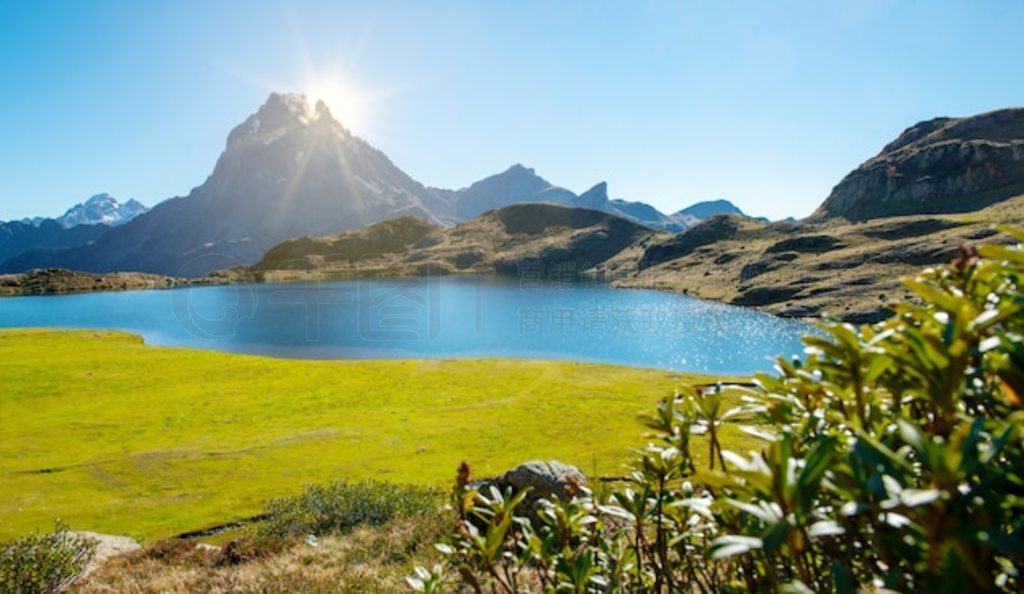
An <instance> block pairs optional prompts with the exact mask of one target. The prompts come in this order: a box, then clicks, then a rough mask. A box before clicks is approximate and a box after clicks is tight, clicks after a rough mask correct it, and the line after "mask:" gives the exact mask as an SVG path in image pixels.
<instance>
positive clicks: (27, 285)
mask: <svg viewBox="0 0 1024 594" xmlns="http://www.w3.org/2000/svg"><path fill="white" fill-rule="evenodd" d="M290 272H293V274H276V275H275V276H274V277H272V278H267V277H266V275H265V274H263V273H256V274H253V273H252V272H249V271H246V272H245V273H242V272H237V271H231V270H229V271H218V272H216V273H213V274H212V275H210V276H205V277H200V278H183V277H172V276H164V275H157V274H150V273H143V272H112V273H92V272H79V271H74V270H68V269H64V268H51V269H33V270H29V271H26V272H20V273H13V274H2V275H0V299H2V298H5V297H43V296H52V297H59V296H65V295H81V294H88V293H119V292H128V291H155V290H156V291H159V290H168V289H181V288H188V287H210V286H232V285H274V284H282V285H286V284H300V283H308V282H316V283H321V282H335V281H354V280H363V279H372V278H424V277H426V276H437V277H457V278H469V277H472V276H482V277H493V278H501V279H511V278H515V277H513V276H510V275H503V274H498V273H492V274H481V273H479V272H475V271H457V270H455V271H452V270H449V271H445V272H444V273H439V274H436V275H424V274H421V273H417V272H406V273H403V272H402V271H397V272H396V271H394V270H386V269H382V270H379V271H371V272H370V273H369V274H362V275H355V274H348V273H344V272H334V273H331V272H327V273H325V272H322V271H316V274H309V275H300V274H295V273H294V272H296V271H290ZM69 279H73V281H69ZM588 282H590V281H588ZM600 284H601V286H606V287H608V288H611V289H618V290H623V289H627V290H646V291H657V292H659V293H666V294H671V295H680V296H684V297H688V298H691V299H698V300H701V301H708V302H710V303H718V304H722V305H728V306H730V307H738V308H742V309H749V310H752V311H757V312H759V313H764V314H766V315H770V316H774V317H777V318H782V319H789V320H795V321H799V322H804V323H807V324H813V323H817V322H821V321H823V320H824V319H827V318H822V317H821V316H793V315H788V314H787V313H785V312H782V313H779V312H776V311H771V310H770V309H769V307H768V306H764V307H761V306H748V305H736V304H732V303H729V302H726V301H722V300H719V299H712V298H707V297H702V296H700V295H695V294H692V293H690V292H689V291H685V290H679V289H676V288H673V287H665V286H659V285H656V284H651V285H650V286H646V285H639V284H623V283H620V282H616V281H612V282H602V283H600ZM888 315H889V312H888V310H887V309H885V308H884V307H880V308H879V309H878V310H877V311H875V312H872V314H871V315H870V316H867V317H865V318H864V319H862V320H849V321H852V322H854V323H858V322H866V323H873V322H876V321H881V320H882V319H885V318H886V317H888Z"/></svg>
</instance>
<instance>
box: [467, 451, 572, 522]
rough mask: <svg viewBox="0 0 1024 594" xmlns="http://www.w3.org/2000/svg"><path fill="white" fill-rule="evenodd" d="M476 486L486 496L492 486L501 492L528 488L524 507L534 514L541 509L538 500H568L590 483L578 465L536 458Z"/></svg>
mask: <svg viewBox="0 0 1024 594" xmlns="http://www.w3.org/2000/svg"><path fill="white" fill-rule="evenodd" d="M474 486H475V487H476V488H477V489H478V490H479V491H480V493H481V494H483V495H484V496H486V497H490V487H492V486H493V487H495V488H497V489H498V491H500V492H501V493H505V491H507V490H509V489H511V491H512V493H513V494H515V493H519V492H520V491H522V490H523V489H526V488H529V489H530V493H529V495H527V496H526V498H525V499H524V500H523V503H522V508H521V509H523V510H528V511H529V512H530V515H531V516H532V515H535V514H536V512H537V510H538V507H539V506H538V501H539V500H541V499H550V498H552V497H554V498H557V499H562V500H564V499H569V498H570V497H572V496H573V495H575V494H577V493H578V492H579V490H580V489H581V488H583V487H586V486H587V477H586V476H585V475H584V474H583V473H582V472H580V469H579V468H576V467H575V466H570V465H569V464H564V463H562V462H559V461H557V460H551V461H548V462H543V461H540V460H533V461H530V462H524V463H522V464H520V465H519V466H516V467H515V468H513V469H512V470H509V471H508V472H506V473H505V474H502V475H501V476H498V477H496V478H493V479H488V480H485V481H481V482H479V483H477V484H476V485H474Z"/></svg>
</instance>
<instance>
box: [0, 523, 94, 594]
mask: <svg viewBox="0 0 1024 594" xmlns="http://www.w3.org/2000/svg"><path fill="white" fill-rule="evenodd" d="M95 550H96V541H94V540H91V539H88V538H83V537H80V536H77V535H74V534H71V533H70V532H68V529H67V526H66V525H65V524H63V523H60V522H58V523H57V526H56V528H55V529H54V531H53V532H51V533H49V534H43V535H30V536H24V537H22V538H18V539H15V540H11V541H8V542H3V543H0V592H4V593H10V594H37V593H38V594H42V593H47V592H61V591H63V590H65V589H67V588H68V587H69V586H70V585H71V583H72V582H73V581H74V580H75V579H77V578H78V577H79V576H80V575H82V572H84V571H85V568H86V566H88V564H89V561H90V559H92V555H93V552H94V551H95Z"/></svg>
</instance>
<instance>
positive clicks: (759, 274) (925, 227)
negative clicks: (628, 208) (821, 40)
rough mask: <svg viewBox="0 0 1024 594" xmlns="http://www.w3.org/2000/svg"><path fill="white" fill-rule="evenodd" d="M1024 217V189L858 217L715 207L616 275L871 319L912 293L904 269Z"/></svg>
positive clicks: (721, 297) (760, 303) (706, 294)
mask: <svg viewBox="0 0 1024 594" xmlns="http://www.w3.org/2000/svg"><path fill="white" fill-rule="evenodd" d="M1022 223H1024V195H1022V196H1017V197H1015V198H1011V199H1009V200H1006V201H1003V202H1000V203H997V204H994V205H991V206H988V207H986V208H984V209H982V210H978V211H975V212H971V213H962V214H947V215H915V216H900V217H887V218H877V219H872V220H870V221H865V222H856V223H851V222H848V221H846V220H844V219H832V220H828V221H825V222H820V223H806V222H804V223H797V224H791V223H775V224H764V223H759V222H757V221H755V220H752V219H743V218H739V217H731V216H730V217H716V218H714V219H711V220H709V221H706V222H705V223H703V224H701V225H698V226H696V227H694V228H693V229H690V230H689V231H686V232H684V233H681V234H679V235H675V236H672V237H669V238H663V239H653V240H651V241H649V242H648V243H647V244H646V245H645V246H644V252H643V255H642V256H640V258H639V260H638V262H637V265H636V267H635V269H634V270H631V271H629V270H627V271H624V273H623V274H620V275H619V276H618V277H617V278H616V279H615V284H617V285H620V286H629V287H648V288H656V289H664V290H670V291H677V292H682V293H688V294H690V295H694V296H697V297H702V298H705V299H714V300H717V301H724V302H727V303H733V304H736V305H745V306H750V307H757V308H759V309H763V310H765V311H768V312H770V313H774V314H779V315H784V316H790V317H822V316H836V317H839V318H841V319H844V320H848V321H871V320H877V319H879V318H881V317H884V316H885V315H886V311H887V310H886V305H887V304H888V303H890V302H892V301H894V300H897V299H902V298H905V297H907V296H908V293H907V292H906V290H905V289H904V288H903V287H902V285H901V284H900V279H901V278H902V277H904V276H907V275H910V274H913V273H914V272H916V271H918V270H920V269H921V268H922V267H924V266H930V265H936V264H942V263H947V262H949V261H950V260H951V259H953V258H954V257H955V256H956V255H957V253H958V251H959V249H960V246H961V245H964V244H966V245H971V244H977V243H978V242H979V241H980V240H986V241H1006V240H1007V238H1006V237H1005V236H1004V237H1002V238H1000V237H999V236H996V231H995V230H994V229H993V226H994V225H996V224H1010V225H1017V226H1019V225H1021V224H1022Z"/></svg>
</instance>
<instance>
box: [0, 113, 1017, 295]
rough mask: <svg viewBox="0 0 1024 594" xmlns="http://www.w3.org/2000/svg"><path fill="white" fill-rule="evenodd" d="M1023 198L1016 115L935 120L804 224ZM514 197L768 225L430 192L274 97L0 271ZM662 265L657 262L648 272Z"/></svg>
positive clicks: (666, 247)
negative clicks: (193, 175) (200, 151)
mask: <svg viewBox="0 0 1024 594" xmlns="http://www.w3.org/2000/svg"><path fill="white" fill-rule="evenodd" d="M1021 192H1024V110H1022V109H1007V110H1001V111H996V112H991V113H987V114H981V115H979V116H974V117H968V118H938V119H934V120H929V121H927V122H922V123H919V124H917V125H915V126H913V127H911V128H909V129H908V130H906V131H905V132H904V133H903V134H902V135H901V136H900V137H899V138H897V139H896V140H895V141H893V142H892V143H890V144H888V145H886V146H885V148H884V149H883V150H882V152H881V153H880V154H879V155H878V156H876V157H874V158H872V159H870V160H868V161H867V162H865V163H864V164H862V165H861V166H860V167H858V168H857V169H856V170H854V171H853V172H851V173H850V174H849V175H847V176H846V177H845V178H844V179H843V180H842V181H841V182H840V183H839V184H838V185H837V186H836V187H835V188H834V189H833V191H832V193H831V195H830V196H829V197H828V199H826V200H825V202H824V203H823V204H822V205H821V207H820V208H819V209H818V210H817V211H816V212H815V213H814V214H813V215H812V216H811V217H810V218H809V219H807V221H806V223H807V224H811V225H814V224H817V223H819V222H823V221H829V220H834V219H843V220H846V221H852V222H857V221H863V220H868V219H873V218H880V217H888V216H894V215H909V214H929V213H952V212H964V211H971V210H977V209H979V208H983V207H985V206H988V205H991V204H993V203H996V202H999V201H1002V200H1005V199H1007V198H1009V197H1012V196H1014V195H1016V194H1019V193H1021ZM523 203H551V204H555V205H561V206H564V207H571V208H577V209H590V210H596V211H601V212H603V213H606V214H608V215H611V216H614V217H618V218H621V219H623V220H626V221H628V222H630V223H632V224H634V225H640V226H643V227H645V228H649V229H651V230H654V231H658V232H662V233H665V232H668V233H679V232H683V234H684V235H686V230H687V229H690V228H692V227H694V226H697V225H700V224H701V223H702V222H705V221H709V220H711V219H714V218H715V217H718V216H722V215H725V216H730V217H736V218H739V219H742V220H744V221H750V222H751V224H753V223H758V224H761V225H764V224H767V221H765V220H763V219H756V220H755V219H750V218H749V217H746V215H744V214H743V213H742V212H741V211H740V210H739V209H737V208H736V207H735V206H734V205H732V204H731V203H729V202H727V201H724V200H715V201H709V202H702V203H698V204H695V205H693V206H691V207H688V208H686V209H683V210H681V211H679V212H676V213H673V214H664V213H662V212H660V211H658V210H657V209H656V208H654V207H652V206H650V205H648V204H645V203H642V202H632V201H628V200H622V199H613V198H611V197H610V196H609V193H608V186H607V184H606V183H604V182H602V183H599V184H597V185H595V186H594V187H592V188H591V189H589V190H587V191H586V192H583V193H582V194H578V195H577V194H575V193H574V192H572V191H570V190H567V189H565V188H562V187H559V186H556V185H553V184H552V183H550V182H548V181H547V180H545V179H544V178H542V177H540V176H539V175H537V173H536V172H535V171H534V170H532V169H530V168H527V167H524V166H523V165H519V164H517V165H513V166H512V167H510V168H509V169H507V170H505V171H503V172H501V173H498V174H496V175H493V176H490V177H487V178H485V179H483V180H480V181H478V182H476V183H474V184H472V185H470V186H468V187H465V188H462V189H459V190H446V189H440V188H432V187H428V186H425V185H423V184H422V183H420V182H418V181H416V180H414V179H412V178H411V177H409V176H408V175H407V174H405V173H404V172H403V171H402V170H401V169H399V168H398V167H397V166H396V165H395V164H394V163H392V162H391V160H390V159H388V157H387V156H386V155H384V153H382V152H381V151H379V150H377V149H375V148H374V147H372V146H370V145H369V144H368V143H367V142H366V141H364V140H362V139H360V138H358V137H356V136H354V135H352V134H351V132H349V131H348V130H347V129H346V128H345V127H344V126H342V125H341V124H340V123H339V122H338V121H337V120H335V119H334V117H333V116H332V115H331V113H330V111H329V110H328V108H327V106H326V105H325V104H323V103H322V102H321V103H317V104H316V105H315V106H310V105H309V103H308V102H307V101H306V98H305V97H304V96H302V95H295V94H278V93H274V94H271V95H270V97H269V98H268V99H267V101H266V103H264V104H263V105H262V106H261V107H260V108H259V110H258V111H257V112H256V113H254V114H252V115H251V116H249V117H248V118H247V119H246V120H245V121H244V122H242V123H241V124H240V125H238V126H236V127H235V128H234V129H233V130H232V131H231V132H230V134H229V135H228V138H227V144H226V147H225V149H224V151H223V152H222V153H221V155H220V157H219V158H218V160H217V163H216V165H215V166H214V169H213V172H212V173H211V174H210V176H209V177H208V178H207V179H206V180H205V181H204V182H203V183H202V184H201V185H199V186H197V187H195V188H194V189H193V190H192V191H191V192H190V193H189V194H188V195H187V196H184V197H178V198H172V199H169V200H166V201H164V202H162V203H160V204H158V205H157V206H155V207H154V208H152V209H151V210H149V211H148V212H142V210H143V209H144V207H141V205H139V204H138V203H136V202H134V201H129V202H128V203H126V204H124V205H121V204H118V203H117V202H116V201H114V200H113V199H112V198H110V197H109V196H104V195H100V196H96V197H94V198H92V199H90V200H89V201H87V202H86V203H85V204H83V205H80V206H79V207H75V208H73V209H71V210H70V211H69V212H68V213H67V214H66V215H64V217H61V219H59V220H52V221H49V222H47V221H30V222H27V223H26V222H16V223H7V224H5V225H3V226H0V272H17V271H21V270H27V269H30V268H43V267H62V268H69V269H74V270H81V271H89V272H100V273H102V272H111V271H142V272H154V273H160V274H169V275H175V276H186V277H198V276H203V275H206V274H208V273H210V272H211V271H214V270H219V269H224V268H229V267H236V266H248V265H252V264H254V263H256V262H259V261H260V260H261V258H262V257H263V256H264V254H265V253H266V252H267V250H269V249H270V248H272V247H273V246H275V245H277V244H279V243H281V242H285V241H288V240H292V239H295V238H300V237H317V236H331V235H335V234H338V233H341V232H344V231H348V230H353V229H358V228H361V227H363V226H365V225H368V224H372V223H376V222H380V221H385V220H389V219H395V218H399V217H403V216H413V217H418V218H419V219H422V220H423V221H424V222H425V223H427V224H430V225H441V226H452V225H455V224H458V223H462V222H464V221H467V220H470V219H474V218H475V217H478V216H480V215H481V214H483V213H487V212H490V211H493V210H495V209H502V208H506V207H509V206H512V205H517V204H523ZM140 213H141V214H140ZM129 219H130V220H129ZM97 222H98V223H102V224H95V223H97ZM79 223H86V224H79ZM112 225H116V226H112ZM737 225H739V226H737ZM745 225H747V223H743V224H738V223H736V224H729V225H726V227H728V228H736V229H741V228H746V227H745ZM720 226H721V225H720V224H719V226H713V227H703V229H701V230H696V231H695V234H693V235H690V236H689V237H686V238H682V239H669V240H663V239H658V242H659V245H661V247H657V246H653V245H651V246H647V247H645V251H650V252H651V253H649V254H647V255H646V257H647V258H648V259H647V260H645V262H653V260H650V258H656V259H657V258H661V257H662V256H665V257H669V256H671V258H676V259H678V258H681V257H683V256H680V255H679V249H680V248H685V249H683V251H685V250H686V249H689V248H687V247H686V246H690V245H696V244H695V241H696V239H695V238H698V237H699V236H700V235H701V234H708V230H709V229H711V230H717V229H719V227H720ZM774 229H776V227H772V228H771V229H770V230H769V231H767V232H766V233H768V234H769V235H770V234H772V233H774V232H775V231H774ZM778 229H782V227H778ZM716 233H717V231H716ZM712 235H714V233H712ZM652 241H653V239H652ZM699 243H700V244H701V245H703V247H702V248H701V250H702V251H701V253H703V254H705V255H713V252H714V251H715V248H714V247H713V246H712V245H710V244H705V243H703V240H701V242H699ZM712 243H714V242H712ZM659 250H660V251H659ZM786 257H789V256H786ZM671 258H670V259H671ZM716 262H717V261H716ZM672 264H673V263H672V262H661V261H660V260H659V263H658V264H657V266H662V265H672ZM716 265H721V263H717V264H716ZM652 266H653V264H652Z"/></svg>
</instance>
